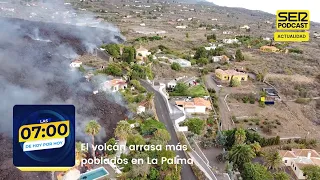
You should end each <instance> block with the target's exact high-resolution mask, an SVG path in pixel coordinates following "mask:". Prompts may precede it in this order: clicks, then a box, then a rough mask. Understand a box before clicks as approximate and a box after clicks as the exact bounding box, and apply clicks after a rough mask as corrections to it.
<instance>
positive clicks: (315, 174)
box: [302, 165, 320, 180]
mask: <svg viewBox="0 0 320 180" xmlns="http://www.w3.org/2000/svg"><path fill="white" fill-rule="evenodd" d="M302 171H303V173H305V174H306V176H307V180H319V179H320V167H319V166H311V165H310V166H306V167H303V168H302Z"/></svg>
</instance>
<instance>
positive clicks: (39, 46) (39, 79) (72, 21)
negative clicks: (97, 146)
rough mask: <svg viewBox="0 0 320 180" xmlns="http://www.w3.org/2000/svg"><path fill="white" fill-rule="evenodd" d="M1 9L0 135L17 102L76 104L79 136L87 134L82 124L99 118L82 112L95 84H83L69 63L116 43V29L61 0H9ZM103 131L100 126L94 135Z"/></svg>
mask: <svg viewBox="0 0 320 180" xmlns="http://www.w3.org/2000/svg"><path fill="white" fill-rule="evenodd" d="M0 7H1V8H0V27H1V28H0V114H1V115H2V117H1V118H0V124H1V125H0V133H6V134H8V135H11V134H12V133H11V130H12V108H13V106H14V105H16V104H74V105H75V106H76V108H77V109H78V111H77V115H76V118H77V137H78V138H85V137H86V135H85V134H84V126H85V124H86V123H87V122H88V121H89V120H92V119H94V120H98V117H95V115H86V113H84V112H86V111H87V110H88V109H89V108H90V107H92V106H94V104H93V102H92V101H91V100H89V99H88V98H87V97H86V95H88V94H92V91H93V87H92V85H91V84H90V83H88V82H81V79H82V75H81V74H80V73H79V72H78V71H70V70H69V63H70V62H71V61H72V60H73V59H75V58H77V57H78V56H80V55H82V54H83V53H86V52H93V50H94V49H95V48H97V47H98V46H100V45H101V44H103V43H118V40H119V39H121V37H122V36H121V35H120V33H119V30H118V29H117V28H115V27H114V26H112V25H111V24H108V23H102V22H99V21H97V20H96V19H95V18H94V16H93V15H92V14H89V13H87V12H85V13H84V12H81V13H79V14H78V12H76V11H74V10H73V9H72V8H71V7H70V6H66V5H64V3H63V1H62V0H53V1H46V2H45V3H43V2H42V3H35V4H32V3H31V4H27V3H26V4H20V3H12V2H11V1H8V3H1V4H0ZM8 9H14V10H13V11H8ZM61 23H63V24H61ZM80 24H81V26H74V25H80ZM71 25H72V26H71ZM88 26H91V27H98V28H90V27H88ZM110 96H112V95H111V94H108V95H106V97H110ZM112 97H113V96H112ZM114 97H115V101H114V102H116V103H118V104H121V105H123V103H121V99H119V97H120V96H114ZM110 99H112V98H110ZM105 134H106V132H104V130H103V129H102V131H101V132H100V134H99V135H98V138H97V139H98V140H99V139H102V138H104V137H105Z"/></svg>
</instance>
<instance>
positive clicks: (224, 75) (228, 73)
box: [215, 69, 248, 81]
mask: <svg viewBox="0 0 320 180" xmlns="http://www.w3.org/2000/svg"><path fill="white" fill-rule="evenodd" d="M215 75H216V77H217V78H219V79H220V80H221V81H231V80H232V79H237V80H239V81H248V74H246V73H243V72H238V71H236V70H233V69H230V70H222V69H216V70H215Z"/></svg>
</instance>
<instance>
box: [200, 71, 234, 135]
mask: <svg viewBox="0 0 320 180" xmlns="http://www.w3.org/2000/svg"><path fill="white" fill-rule="evenodd" d="M212 76H213V74H208V75H206V76H205V78H204V79H205V85H206V87H207V88H208V89H214V90H215V91H216V94H217V95H218V106H219V114H220V121H221V126H222V130H227V129H232V128H233V124H232V122H231V113H230V111H229V109H228V107H227V105H226V103H225V101H224V99H225V96H226V95H227V94H228V93H227V92H223V91H221V88H219V87H218V86H217V84H216V82H215V81H214V80H213V78H212Z"/></svg>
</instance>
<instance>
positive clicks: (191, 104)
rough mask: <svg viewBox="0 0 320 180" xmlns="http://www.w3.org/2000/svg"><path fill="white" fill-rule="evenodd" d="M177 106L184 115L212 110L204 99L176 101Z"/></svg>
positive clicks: (208, 102) (209, 103)
mask: <svg viewBox="0 0 320 180" xmlns="http://www.w3.org/2000/svg"><path fill="white" fill-rule="evenodd" d="M175 103H176V105H177V106H179V107H182V108H183V109H184V111H185V112H186V113H201V114H204V113H206V110H207V109H209V110H211V109H212V106H211V102H210V101H209V100H205V99H204V98H193V99H191V100H184V101H176V102H175Z"/></svg>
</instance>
